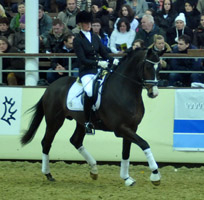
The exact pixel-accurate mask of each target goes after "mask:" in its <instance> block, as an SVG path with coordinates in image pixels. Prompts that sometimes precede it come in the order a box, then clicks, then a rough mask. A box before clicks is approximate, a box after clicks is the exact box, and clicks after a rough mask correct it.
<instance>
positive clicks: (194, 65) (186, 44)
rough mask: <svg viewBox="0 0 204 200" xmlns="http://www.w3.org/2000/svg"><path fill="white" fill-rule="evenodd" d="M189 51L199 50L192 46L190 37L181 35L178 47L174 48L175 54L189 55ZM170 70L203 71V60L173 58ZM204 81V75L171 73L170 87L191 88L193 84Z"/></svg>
mask: <svg viewBox="0 0 204 200" xmlns="http://www.w3.org/2000/svg"><path fill="white" fill-rule="evenodd" d="M188 49H197V47H195V46H193V45H192V44H191V38H190V37H189V36H188V35H185V34H184V35H181V36H180V37H179V39H178V45H176V46H174V47H173V53H180V54H182V53H187V51H188ZM170 70H180V71H199V70H200V71H201V70H202V68H201V59H197V58H196V59H188V58H187V59H184V58H173V59H171V65H170ZM202 79H203V75H202V74H198V73H192V74H181V73H170V74H169V86H190V85H191V83H192V82H198V83H200V82H202V81H203V80H202Z"/></svg>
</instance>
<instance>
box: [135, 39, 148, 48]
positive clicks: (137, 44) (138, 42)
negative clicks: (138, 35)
mask: <svg viewBox="0 0 204 200" xmlns="http://www.w3.org/2000/svg"><path fill="white" fill-rule="evenodd" d="M137 48H141V49H144V48H146V47H145V45H144V41H143V40H141V39H137V40H135V41H134V42H133V44H132V49H133V50H135V49H137Z"/></svg>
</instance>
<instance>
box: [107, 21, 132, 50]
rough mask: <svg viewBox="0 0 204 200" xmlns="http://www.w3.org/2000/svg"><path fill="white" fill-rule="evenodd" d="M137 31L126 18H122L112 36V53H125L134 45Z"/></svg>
mask: <svg viewBox="0 0 204 200" xmlns="http://www.w3.org/2000/svg"><path fill="white" fill-rule="evenodd" d="M135 34H136V33H135V31H133V30H132V29H130V23H129V21H128V20H127V19H126V18H121V19H120V20H119V21H118V23H117V29H115V30H114V31H113V32H112V34H111V37H110V49H111V52H112V53H115V54H116V53H124V51H125V50H126V49H128V48H130V47H131V46H132V43H133V41H134V38H135Z"/></svg>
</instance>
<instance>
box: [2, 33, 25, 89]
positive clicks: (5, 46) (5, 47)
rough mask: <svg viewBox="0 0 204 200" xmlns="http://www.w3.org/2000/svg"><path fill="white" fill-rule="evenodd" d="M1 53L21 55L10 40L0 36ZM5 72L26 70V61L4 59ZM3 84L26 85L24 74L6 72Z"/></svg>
mask: <svg viewBox="0 0 204 200" xmlns="http://www.w3.org/2000/svg"><path fill="white" fill-rule="evenodd" d="M0 53H19V52H18V50H17V49H16V48H15V47H12V46H11V45H10V43H9V41H8V39H7V38H6V37H4V36H0ZM2 68H3V70H22V69H25V62H24V59H21V58H3V61H2ZM3 83H6V84H8V85H24V83H25V73H24V72H4V73H3Z"/></svg>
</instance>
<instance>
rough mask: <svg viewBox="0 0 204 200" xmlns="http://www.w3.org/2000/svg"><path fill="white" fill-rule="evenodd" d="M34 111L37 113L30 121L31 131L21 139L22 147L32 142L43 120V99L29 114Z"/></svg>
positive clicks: (29, 110)
mask: <svg viewBox="0 0 204 200" xmlns="http://www.w3.org/2000/svg"><path fill="white" fill-rule="evenodd" d="M33 111H35V112H34V114H33V116H32V119H31V121H30V126H29V129H28V130H27V131H25V132H24V134H23V136H22V137H21V139H20V141H21V144H22V145H26V144H28V143H29V142H31V141H32V139H33V138H34V136H35V134H36V131H37V129H38V127H39V126H40V123H41V121H42V119H43V116H44V110H43V105H42V98H41V99H40V100H39V101H38V103H37V104H35V105H34V106H33V107H31V108H30V109H28V110H27V112H33Z"/></svg>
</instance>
